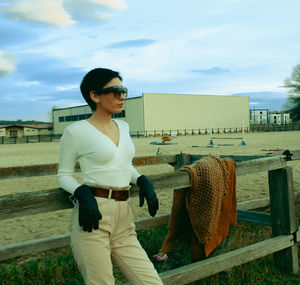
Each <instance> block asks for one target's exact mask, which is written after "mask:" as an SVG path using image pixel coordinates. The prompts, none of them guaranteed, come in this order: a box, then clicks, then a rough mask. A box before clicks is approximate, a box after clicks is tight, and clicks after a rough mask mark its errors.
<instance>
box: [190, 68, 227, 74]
mask: <svg viewBox="0 0 300 285" xmlns="http://www.w3.org/2000/svg"><path fill="white" fill-rule="evenodd" d="M191 72H193V73H197V74H200V75H216V74H223V73H229V72H230V69H227V68H221V67H212V68H208V69H192V70H191Z"/></svg>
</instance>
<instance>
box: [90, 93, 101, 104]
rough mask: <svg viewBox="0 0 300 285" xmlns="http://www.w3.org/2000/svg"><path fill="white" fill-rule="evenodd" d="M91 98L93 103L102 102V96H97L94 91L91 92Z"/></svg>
mask: <svg viewBox="0 0 300 285" xmlns="http://www.w3.org/2000/svg"><path fill="white" fill-rule="evenodd" d="M90 98H91V100H92V101H94V102H95V103H96V104H97V103H99V102H100V96H98V95H96V93H95V92H94V91H91V92H90Z"/></svg>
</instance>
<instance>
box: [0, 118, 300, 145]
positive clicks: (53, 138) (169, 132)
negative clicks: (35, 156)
mask: <svg viewBox="0 0 300 285" xmlns="http://www.w3.org/2000/svg"><path fill="white" fill-rule="evenodd" d="M298 130H300V124H299V123H297V124H296V123H294V124H288V125H274V124H265V125H250V127H246V128H244V132H245V133H253V132H282V131H298ZM235 133H236V134H241V133H243V128H241V127H231V128H211V129H210V128H194V129H189V128H187V129H165V130H164V129H162V130H145V131H134V132H130V135H131V136H132V137H138V138H139V137H162V136H174V135H176V136H188V135H212V134H235ZM61 136H62V135H61V134H49V135H32V136H22V137H4V136H2V137H0V144H17V143H37V142H57V141H59V139H60V137H61Z"/></svg>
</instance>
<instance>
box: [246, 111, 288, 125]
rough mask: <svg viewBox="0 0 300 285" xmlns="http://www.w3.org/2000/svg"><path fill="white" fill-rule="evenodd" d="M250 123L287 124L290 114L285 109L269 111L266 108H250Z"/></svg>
mask: <svg viewBox="0 0 300 285" xmlns="http://www.w3.org/2000/svg"><path fill="white" fill-rule="evenodd" d="M249 113H250V124H273V125H288V124H289V123H290V114H289V113H288V112H286V111H281V112H278V111H269V110H268V109H250V112H249Z"/></svg>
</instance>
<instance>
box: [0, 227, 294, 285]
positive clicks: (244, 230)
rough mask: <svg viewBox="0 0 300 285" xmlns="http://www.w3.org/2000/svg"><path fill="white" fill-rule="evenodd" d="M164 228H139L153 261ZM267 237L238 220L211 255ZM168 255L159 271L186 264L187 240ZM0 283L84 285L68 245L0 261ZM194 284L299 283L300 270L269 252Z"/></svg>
mask: <svg viewBox="0 0 300 285" xmlns="http://www.w3.org/2000/svg"><path fill="white" fill-rule="evenodd" d="M167 231H168V229H167V226H158V227H155V228H152V229H150V230H147V231H138V233H137V234H138V239H139V240H140V242H141V244H142V246H143V247H144V248H145V250H146V251H147V253H148V255H149V258H150V259H151V260H152V261H153V258H152V255H154V254H156V253H157V252H158V250H159V248H160V247H161V244H162V242H163V240H164V238H165V236H166V234H167ZM270 237H271V228H270V227H264V226H259V225H252V224H246V223H239V224H238V225H237V226H236V227H234V228H232V229H231V231H230V234H229V237H228V238H227V239H226V240H225V241H224V242H223V243H222V244H221V246H220V247H219V248H218V250H217V251H215V252H214V253H213V254H212V256H216V255H219V254H222V253H225V252H229V251H231V250H234V249H237V248H241V247H244V246H246V245H249V244H253V243H255V242H258V241H262V240H265V239H267V238H270ZM168 256H169V259H168V260H167V261H166V262H164V263H154V265H155V267H156V269H157V271H158V272H163V271H167V270H170V269H174V268H177V267H180V266H183V265H186V264H189V263H190V261H191V249H190V246H189V245H187V244H177V245H175V246H174V248H173V249H172V250H171V252H170V253H169V254H168ZM299 258H300V257H299ZM114 274H115V277H116V284H122V283H124V282H126V278H125V277H124V276H123V274H122V273H121V272H120V271H119V270H118V268H117V267H114ZM0 284H1V285H19V284H22V285H23V284H24V285H40V284H41V285H48V284H49V285H54V284H55V285H56V284H57V285H58V284H64V285H84V282H83V279H82V277H81V275H80V273H79V271H78V269H77V266H76V264H75V262H74V259H73V255H72V253H71V252H70V249H69V247H65V248H61V249H55V250H49V251H47V252H43V253H40V254H34V255H30V256H25V257H21V258H16V259H12V260H9V261H5V262H2V263H0ZM193 284H203V285H217V284H218V285H219V284H229V285H240V284H243V285H244V284H246V285H248V284H249V285H250V284H251V285H252V284H265V285H267V284H270V285H271V284H272V285H273V284H286V285H287V284H300V274H296V275H292V274H287V273H284V272H281V271H280V270H278V269H277V268H276V267H275V266H274V262H273V258H272V255H271V256H267V257H264V258H260V259H258V260H255V261H252V262H249V263H247V264H244V265H241V266H237V267H235V268H232V269H230V270H227V271H226V272H221V273H219V274H216V275H213V276H210V277H207V278H205V279H202V280H200V281H197V282H194V283H193ZM178 285H179V284H178Z"/></svg>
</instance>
